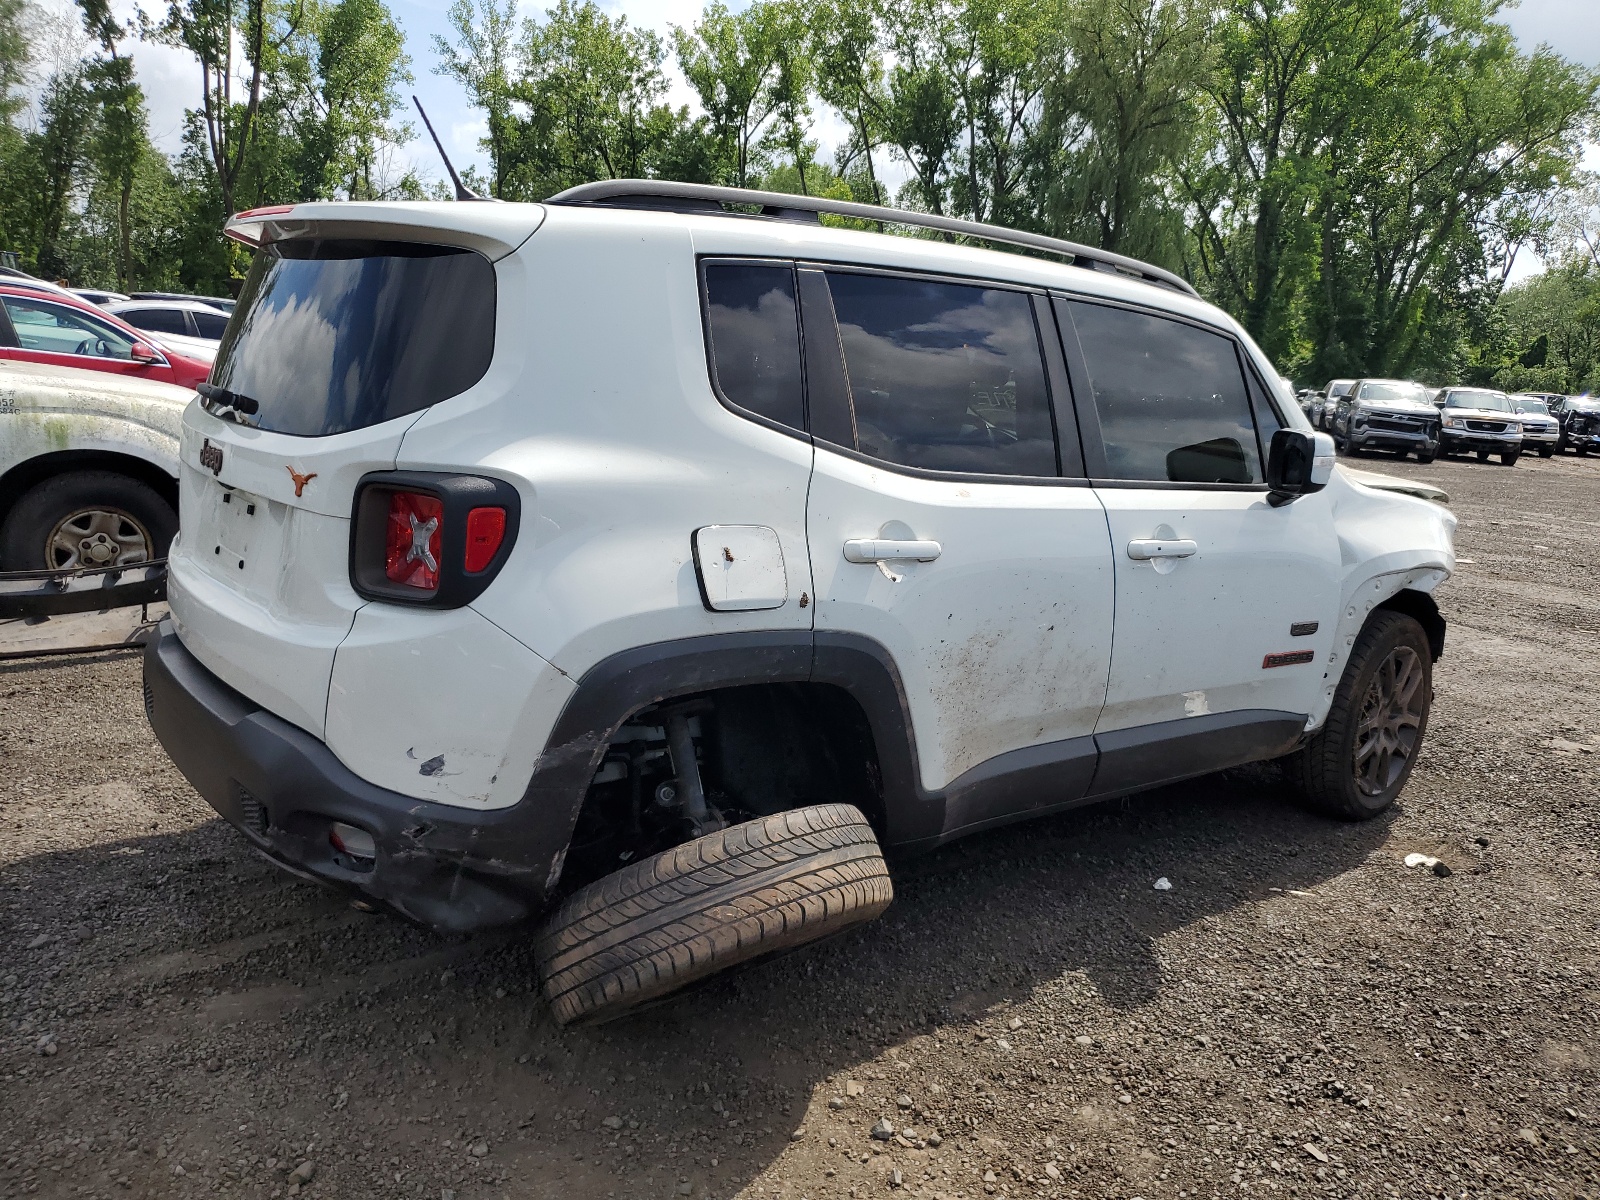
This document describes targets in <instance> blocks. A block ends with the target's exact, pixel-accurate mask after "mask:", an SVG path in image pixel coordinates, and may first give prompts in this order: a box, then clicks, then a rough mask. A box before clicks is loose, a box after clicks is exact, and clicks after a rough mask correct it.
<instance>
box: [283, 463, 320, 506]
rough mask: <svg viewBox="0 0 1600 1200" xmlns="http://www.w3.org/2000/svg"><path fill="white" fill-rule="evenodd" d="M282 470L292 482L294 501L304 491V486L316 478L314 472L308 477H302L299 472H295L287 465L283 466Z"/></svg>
mask: <svg viewBox="0 0 1600 1200" xmlns="http://www.w3.org/2000/svg"><path fill="white" fill-rule="evenodd" d="M283 469H284V470H285V471H287V472H289V478H290V479H292V480H294V496H295V499H296V500H298V499H299V498H300V493H301V492H303V491H305V490H306V484H308V483H310V482H311V481H312V480H313V479H315V478H316V477H317V473H316V472H315V471H312V472H311V473H310V474H308V475H302V474H300V472H299V471H296V470H295V469H294V468H293V467H291V466H288V465H285V466H284V468H283Z"/></svg>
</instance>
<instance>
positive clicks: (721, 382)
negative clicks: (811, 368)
mask: <svg viewBox="0 0 1600 1200" xmlns="http://www.w3.org/2000/svg"><path fill="white" fill-rule="evenodd" d="M705 278H706V319H707V331H706V332H707V336H708V337H709V338H710V340H711V361H712V365H713V369H714V370H715V372H716V383H717V388H718V390H719V391H721V393H722V396H723V398H724V399H725V400H727V401H728V402H729V403H730V404H737V405H738V406H739V407H740V408H743V409H746V410H747V411H749V412H753V413H756V414H757V415H758V416H763V417H766V418H767V419H768V420H772V421H777V422H779V423H780V424H783V425H788V426H790V427H791V428H793V429H804V428H805V406H804V401H803V399H802V392H801V386H802V385H801V372H800V319H799V315H798V309H797V307H796V305H795V292H794V268H793V267H789V266H783V265H778V264H772V265H758V264H751V263H713V264H710V265H708V266H707V267H706V276H705Z"/></svg>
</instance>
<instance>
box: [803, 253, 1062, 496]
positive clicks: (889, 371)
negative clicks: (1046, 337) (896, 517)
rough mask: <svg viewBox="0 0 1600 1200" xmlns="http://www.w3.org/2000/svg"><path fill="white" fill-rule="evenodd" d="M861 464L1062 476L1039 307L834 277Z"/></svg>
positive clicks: (889, 281) (1014, 299) (951, 287)
mask: <svg viewBox="0 0 1600 1200" xmlns="http://www.w3.org/2000/svg"><path fill="white" fill-rule="evenodd" d="M828 287H829V290H830V292H831V293H832V296H833V306H834V311H835V313H836V314H837V315H838V319H839V340H840V343H841V346H842V348H843V350H844V361H845V374H846V376H847V378H848V380H849V385H850V396H851V401H852V403H853V405H854V408H855V422H856V446H855V449H856V450H858V451H859V452H860V453H862V454H865V455H869V456H870V457H872V458H881V459H883V460H885V461H886V462H892V463H899V464H901V465H903V466H908V467H919V468H922V469H924V470H933V471H959V472H963V473H970V474H982V475H1023V476H1053V475H1055V474H1056V471H1057V466H1056V445H1055V427H1054V424H1053V422H1052V420H1051V417H1050V393H1049V389H1048V387H1047V386H1046V383H1045V373H1044V360H1043V357H1042V351H1041V348H1040V343H1039V331H1038V328H1037V326H1036V324H1035V322H1034V319H1033V303H1032V301H1031V299H1030V298H1029V297H1028V296H1026V295H1024V294H1023V293H1020V292H1012V291H1006V290H1004V289H1001V288H986V287H978V286H973V285H969V284H958V283H944V282H939V281H931V280H920V279H903V278H895V277H892V276H884V275H866V274H860V275H858V274H853V273H848V272H842V271H830V272H829V273H828Z"/></svg>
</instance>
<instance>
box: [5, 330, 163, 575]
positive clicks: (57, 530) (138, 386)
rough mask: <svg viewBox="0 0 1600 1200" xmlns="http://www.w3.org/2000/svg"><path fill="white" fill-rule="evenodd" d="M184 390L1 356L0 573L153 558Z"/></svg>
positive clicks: (159, 552)
mask: <svg viewBox="0 0 1600 1200" xmlns="http://www.w3.org/2000/svg"><path fill="white" fill-rule="evenodd" d="M193 398H194V393H193V392H191V391H188V390H186V389H183V388H179V387H174V386H173V385H171V384H166V383H154V382H149V381H145V380H139V379H130V378H127V377H124V376H117V375H112V374H108V373H107V372H104V371H82V370H78V369H77V368H74V367H56V366H45V365H41V364H38V363H23V362H7V361H0V571H34V570H46V569H50V570H70V569H75V568H82V567H110V566H126V565H129V564H132V563H138V562H144V561H146V560H148V559H152V558H161V557H164V556H165V555H166V552H167V546H168V544H169V543H170V542H171V541H172V536H173V534H174V533H176V532H177V529H178V512H177V509H178V479H177V476H178V430H179V426H180V424H181V421H182V417H183V410H184V408H185V406H186V405H187V404H188V403H189V401H190V400H192V399H193Z"/></svg>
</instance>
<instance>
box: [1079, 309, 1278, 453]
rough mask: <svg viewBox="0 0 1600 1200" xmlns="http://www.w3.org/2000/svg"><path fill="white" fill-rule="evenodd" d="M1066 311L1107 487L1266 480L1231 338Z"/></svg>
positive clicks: (1169, 323) (1115, 313) (1096, 312)
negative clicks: (1111, 482)
mask: <svg viewBox="0 0 1600 1200" xmlns="http://www.w3.org/2000/svg"><path fill="white" fill-rule="evenodd" d="M1067 307H1068V308H1069V309H1070V310H1071V313H1072V320H1073V324H1074V325H1075V326H1076V328H1077V334H1078V342H1079V344H1080V346H1081V348H1082V352H1083V359H1084V364H1085V366H1086V367H1087V369H1088V374H1089V385H1090V390H1091V392H1092V394H1093V398H1094V406H1095V412H1096V414H1097V415H1098V416H1099V418H1100V437H1101V441H1102V442H1103V444H1104V446H1105V455H1106V477H1107V478H1109V479H1131V480H1147V481H1151V482H1163V483H1233V484H1256V483H1260V482H1261V481H1262V472H1261V452H1260V448H1259V446H1258V444H1257V440H1256V427H1255V422H1254V419H1253V418H1252V416H1251V412H1250V399H1249V393H1248V392H1247V390H1246V388H1245V380H1244V375H1243V373H1242V371H1241V370H1240V367H1239V358H1238V355H1237V353H1236V352H1235V350H1234V344H1233V341H1232V339H1230V338H1227V337H1224V336H1223V335H1221V334H1218V333H1212V332H1210V331H1209V330H1205V329H1201V328H1199V327H1197V326H1194V325H1189V324H1186V323H1184V322H1182V321H1173V320H1168V319H1167V318H1165V317H1158V316H1154V315H1152V314H1150V313H1143V312H1134V311H1131V310H1129V309H1122V308H1111V307H1108V306H1106V305H1101V304H1085V303H1081V302H1073V303H1071V304H1069V305H1068V306H1067Z"/></svg>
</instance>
